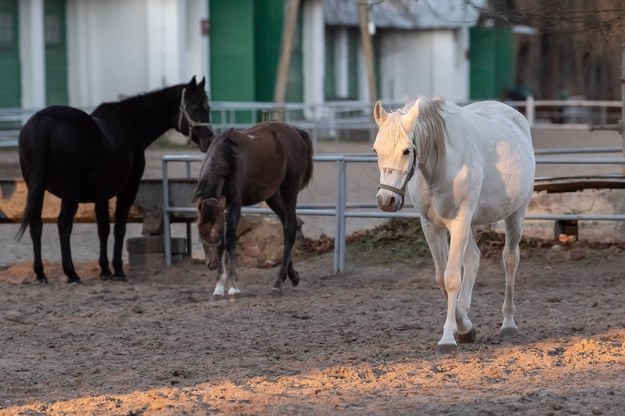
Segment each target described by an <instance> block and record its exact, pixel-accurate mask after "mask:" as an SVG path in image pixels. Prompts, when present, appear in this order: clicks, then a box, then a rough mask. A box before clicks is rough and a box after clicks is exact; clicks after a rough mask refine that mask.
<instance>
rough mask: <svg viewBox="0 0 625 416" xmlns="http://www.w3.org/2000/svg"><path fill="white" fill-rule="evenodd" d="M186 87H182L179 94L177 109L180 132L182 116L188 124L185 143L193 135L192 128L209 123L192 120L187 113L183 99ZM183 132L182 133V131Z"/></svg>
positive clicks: (205, 125) (206, 125) (209, 124)
mask: <svg viewBox="0 0 625 416" xmlns="http://www.w3.org/2000/svg"><path fill="white" fill-rule="evenodd" d="M186 91H187V89H186V88H183V89H182V95H181V96H180V108H179V111H178V131H179V132H180V133H182V118H183V117H184V119H185V120H186V122H187V126H189V129H188V132H187V134H186V137H187V144H188V143H189V142H191V141H192V140H191V137H192V136H193V129H194V128H196V127H210V126H211V123H202V122H198V121H194V120H193V119H192V118H191V116H190V115H189V112H188V111H187V103H186V102H185V101H184V96H185V93H186ZM183 134H184V133H183Z"/></svg>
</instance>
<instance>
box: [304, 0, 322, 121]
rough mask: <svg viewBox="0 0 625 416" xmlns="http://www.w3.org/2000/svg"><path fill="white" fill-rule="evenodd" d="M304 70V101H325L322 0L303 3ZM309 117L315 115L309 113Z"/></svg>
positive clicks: (310, 102) (306, 102)
mask: <svg viewBox="0 0 625 416" xmlns="http://www.w3.org/2000/svg"><path fill="white" fill-rule="evenodd" d="M303 6H304V23H303V26H304V27H303V42H302V43H303V45H302V50H303V51H304V57H303V60H304V61H303V72H304V103H305V104H320V103H322V102H324V78H323V76H324V73H325V23H324V20H323V5H322V4H321V0H311V1H306V2H304V3H303ZM306 116H307V117H311V116H313V115H312V114H307V115H306Z"/></svg>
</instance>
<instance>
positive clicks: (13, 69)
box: [0, 0, 22, 107]
mask: <svg viewBox="0 0 625 416" xmlns="http://www.w3.org/2000/svg"><path fill="white" fill-rule="evenodd" d="M20 73H21V68H20V51H19V17H18V0H1V1H0V107H21V105H22V102H21V101H22V100H21V97H22V89H21V81H20V79H21V77H20Z"/></svg>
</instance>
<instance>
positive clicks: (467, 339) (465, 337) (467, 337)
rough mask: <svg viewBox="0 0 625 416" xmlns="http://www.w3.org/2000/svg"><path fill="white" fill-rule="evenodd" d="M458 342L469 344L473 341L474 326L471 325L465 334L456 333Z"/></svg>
mask: <svg viewBox="0 0 625 416" xmlns="http://www.w3.org/2000/svg"><path fill="white" fill-rule="evenodd" d="M458 342H459V343H460V344H470V343H473V342H475V327H472V328H471V329H470V330H469V332H467V333H466V334H458Z"/></svg>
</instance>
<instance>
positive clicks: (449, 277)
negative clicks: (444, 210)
mask: <svg viewBox="0 0 625 416" xmlns="http://www.w3.org/2000/svg"><path fill="white" fill-rule="evenodd" d="M470 233H471V226H470V221H468V220H467V221H463V220H462V219H459V220H458V221H456V222H454V223H453V224H452V226H451V229H450V236H451V237H450V249H449V260H448V261H447V268H446V269H445V276H444V281H445V290H446V292H447V318H446V319H445V325H444V326H443V337H442V338H441V339H440V341H438V345H437V346H436V352H437V353H438V354H451V353H453V352H454V351H455V350H456V347H457V344H456V340H455V338H454V335H455V334H456V333H457V332H458V330H459V329H460V330H461V331H463V330H464V331H467V332H468V331H470V330H471V329H472V328H473V324H472V323H471V321H470V320H469V318H468V317H467V316H466V312H465V311H464V310H463V309H462V307H461V306H460V305H459V304H458V294H459V292H460V287H461V285H462V264H463V261H464V254H465V252H466V248H467V243H468V241H469V238H470V237H469V236H470ZM457 316H459V317H460V319H458V320H457V319H456V318H457ZM458 322H460V323H461V324H462V327H461V328H459V326H458ZM463 333H464V332H463Z"/></svg>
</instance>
